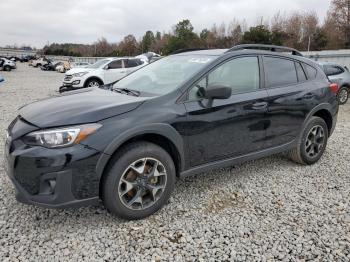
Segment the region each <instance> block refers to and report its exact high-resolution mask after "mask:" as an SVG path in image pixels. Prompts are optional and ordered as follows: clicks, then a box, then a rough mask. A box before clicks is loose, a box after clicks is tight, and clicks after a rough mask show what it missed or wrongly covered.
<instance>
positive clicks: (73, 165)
mask: <svg viewBox="0 0 350 262" xmlns="http://www.w3.org/2000/svg"><path fill="white" fill-rule="evenodd" d="M4 155H5V162H4V164H5V171H6V173H7V175H8V176H9V178H10V179H11V181H12V183H13V185H14V187H15V190H16V199H17V200H18V201H19V202H22V203H25V204H32V205H37V206H42V207H49V208H65V207H79V206H86V205H94V204H97V203H98V202H99V177H98V174H97V173H96V170H95V169H96V164H97V161H98V159H99V158H100V156H101V153H100V152H98V151H96V150H94V149H91V148H88V147H85V146H83V145H75V146H73V147H69V148H68V147H67V148H60V149H47V148H43V147H39V146H35V147H34V146H33V147H32V146H28V145H25V144H24V143H23V142H22V141H21V140H20V139H17V140H14V141H12V140H11V137H9V138H7V140H6V143H5V154H4Z"/></svg>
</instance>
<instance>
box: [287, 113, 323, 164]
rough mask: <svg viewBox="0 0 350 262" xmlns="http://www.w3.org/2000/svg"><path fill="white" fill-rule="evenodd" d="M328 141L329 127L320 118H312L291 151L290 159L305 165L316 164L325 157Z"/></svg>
mask: <svg viewBox="0 0 350 262" xmlns="http://www.w3.org/2000/svg"><path fill="white" fill-rule="evenodd" d="M327 141H328V127H327V124H326V122H325V121H324V120H323V119H322V118H319V117H311V118H310V119H309V121H308V122H307V124H306V126H305V128H304V129H303V131H302V133H301V136H300V138H299V141H298V144H297V146H296V147H295V148H293V149H292V150H290V151H289V153H288V154H289V157H290V158H291V159H292V160H293V161H294V162H297V163H300V164H304V165H312V164H315V163H316V162H317V161H318V160H319V159H320V158H321V157H322V155H323V153H324V151H325V149H326V146H327Z"/></svg>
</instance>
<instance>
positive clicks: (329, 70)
mask: <svg viewBox="0 0 350 262" xmlns="http://www.w3.org/2000/svg"><path fill="white" fill-rule="evenodd" d="M323 68H324V71H325V73H326V75H327V76H334V75H339V74H342V73H344V70H343V69H342V68H340V67H339V66H335V65H324V66H323Z"/></svg>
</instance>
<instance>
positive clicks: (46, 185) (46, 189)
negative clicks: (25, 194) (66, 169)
mask: <svg viewBox="0 0 350 262" xmlns="http://www.w3.org/2000/svg"><path fill="white" fill-rule="evenodd" d="M55 188H56V178H49V179H45V180H42V181H41V183H40V192H39V194H40V195H53V194H54V193H55Z"/></svg>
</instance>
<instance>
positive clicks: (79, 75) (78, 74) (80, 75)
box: [72, 72, 89, 77]
mask: <svg viewBox="0 0 350 262" xmlns="http://www.w3.org/2000/svg"><path fill="white" fill-rule="evenodd" d="M87 73H89V72H80V73H75V74H73V75H72V76H74V77H82V76H84V75H86V74H87Z"/></svg>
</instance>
